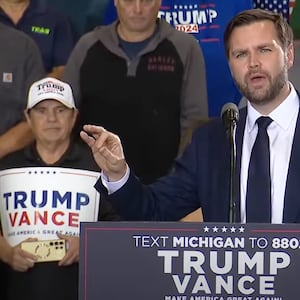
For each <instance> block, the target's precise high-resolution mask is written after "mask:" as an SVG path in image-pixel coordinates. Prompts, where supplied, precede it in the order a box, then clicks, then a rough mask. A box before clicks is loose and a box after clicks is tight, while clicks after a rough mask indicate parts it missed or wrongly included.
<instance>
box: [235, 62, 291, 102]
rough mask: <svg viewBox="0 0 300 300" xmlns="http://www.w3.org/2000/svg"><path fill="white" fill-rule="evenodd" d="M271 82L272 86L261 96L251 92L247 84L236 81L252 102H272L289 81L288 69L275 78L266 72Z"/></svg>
mask: <svg viewBox="0 0 300 300" xmlns="http://www.w3.org/2000/svg"><path fill="white" fill-rule="evenodd" d="M266 76H267V78H268V80H269V82H270V83H271V86H270V88H269V89H268V90H267V91H266V92H265V93H264V94H263V95H259V96H257V97H256V96H255V95H254V93H253V92H251V91H250V90H249V88H248V86H247V85H246V84H239V83H238V82H236V85H237V87H238V88H239V90H240V91H241V93H242V94H243V95H244V96H245V97H246V98H247V99H248V100H249V101H250V102H251V103H254V104H257V105H264V104H266V103H270V102H272V101H273V100H274V99H276V97H277V96H278V95H279V94H280V91H281V90H282V88H283V87H284V85H285V84H286V83H287V81H288V79H287V77H288V76H287V69H286V68H284V69H283V70H282V71H281V72H280V73H279V74H278V75H277V76H276V77H275V78H274V79H273V80H272V78H271V77H270V76H268V75H267V74H266Z"/></svg>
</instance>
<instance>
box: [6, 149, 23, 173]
mask: <svg viewBox="0 0 300 300" xmlns="http://www.w3.org/2000/svg"><path fill="white" fill-rule="evenodd" d="M25 166H28V162H27V160H26V156H25V149H21V150H18V151H16V152H13V153H10V154H8V155H6V156H4V157H3V158H1V159H0V170H6V169H12V168H22V167H25Z"/></svg>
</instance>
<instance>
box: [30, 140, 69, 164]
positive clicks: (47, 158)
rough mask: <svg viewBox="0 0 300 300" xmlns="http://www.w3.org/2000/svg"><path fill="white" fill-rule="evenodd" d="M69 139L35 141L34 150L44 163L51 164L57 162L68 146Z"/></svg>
mask: <svg viewBox="0 0 300 300" xmlns="http://www.w3.org/2000/svg"><path fill="white" fill-rule="evenodd" d="M69 145H70V141H69V140H68V141H66V142H64V143H61V142H58V143H52V142H49V143H42V142H38V141H37V142H36V150H37V152H38V154H39V156H40V157H41V159H42V160H43V162H44V163H46V164H49V165H52V164H55V163H56V162H58V161H59V160H60V159H61V157H62V156H63V155H64V154H65V153H66V151H67V149H68V148H69Z"/></svg>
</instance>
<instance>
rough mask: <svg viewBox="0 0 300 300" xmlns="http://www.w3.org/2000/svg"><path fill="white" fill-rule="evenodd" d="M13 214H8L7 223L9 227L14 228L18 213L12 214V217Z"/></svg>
mask: <svg viewBox="0 0 300 300" xmlns="http://www.w3.org/2000/svg"><path fill="white" fill-rule="evenodd" d="M12 215H13V214H12V213H9V214H8V216H9V221H10V224H11V226H15V224H16V220H17V216H18V213H17V212H16V213H14V216H12Z"/></svg>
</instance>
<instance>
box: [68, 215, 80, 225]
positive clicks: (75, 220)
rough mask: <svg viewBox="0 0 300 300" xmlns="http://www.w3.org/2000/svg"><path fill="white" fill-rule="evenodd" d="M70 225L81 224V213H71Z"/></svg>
mask: <svg viewBox="0 0 300 300" xmlns="http://www.w3.org/2000/svg"><path fill="white" fill-rule="evenodd" d="M69 226H70V227H78V226H79V213H69Z"/></svg>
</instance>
